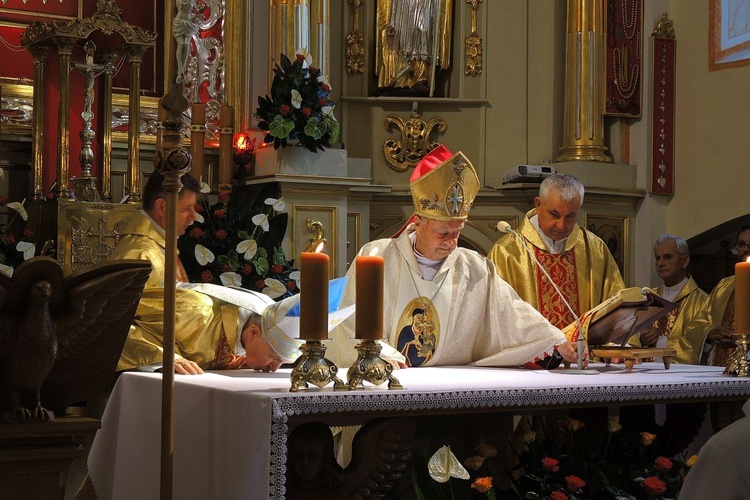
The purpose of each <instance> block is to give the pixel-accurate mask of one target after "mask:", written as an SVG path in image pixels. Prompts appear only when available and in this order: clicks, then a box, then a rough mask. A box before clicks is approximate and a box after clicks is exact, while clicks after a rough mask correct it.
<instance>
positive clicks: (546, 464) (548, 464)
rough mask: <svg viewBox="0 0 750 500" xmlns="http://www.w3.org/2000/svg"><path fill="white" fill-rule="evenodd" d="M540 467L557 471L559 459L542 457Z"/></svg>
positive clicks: (549, 470)
mask: <svg viewBox="0 0 750 500" xmlns="http://www.w3.org/2000/svg"><path fill="white" fill-rule="evenodd" d="M542 467H543V468H544V470H546V471H547V472H557V471H559V470H560V461H559V460H557V459H555V458H550V457H544V458H543V459H542Z"/></svg>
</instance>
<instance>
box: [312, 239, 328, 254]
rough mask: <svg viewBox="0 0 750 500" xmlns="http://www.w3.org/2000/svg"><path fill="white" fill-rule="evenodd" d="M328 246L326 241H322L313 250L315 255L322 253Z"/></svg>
mask: <svg viewBox="0 0 750 500" xmlns="http://www.w3.org/2000/svg"><path fill="white" fill-rule="evenodd" d="M325 246H326V242H325V240H321V241H320V242H319V243H318V244H317V245H316V246H315V248H314V249H313V253H321V252H322V251H323V248H324V247H325Z"/></svg>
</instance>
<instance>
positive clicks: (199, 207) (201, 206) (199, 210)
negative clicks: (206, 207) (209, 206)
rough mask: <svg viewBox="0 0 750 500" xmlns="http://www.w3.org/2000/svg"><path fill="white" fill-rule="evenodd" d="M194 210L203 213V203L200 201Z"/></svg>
mask: <svg viewBox="0 0 750 500" xmlns="http://www.w3.org/2000/svg"><path fill="white" fill-rule="evenodd" d="M193 210H195V211H196V212H198V213H199V214H202V213H203V205H202V204H200V203H196V204H195V206H194V207H193Z"/></svg>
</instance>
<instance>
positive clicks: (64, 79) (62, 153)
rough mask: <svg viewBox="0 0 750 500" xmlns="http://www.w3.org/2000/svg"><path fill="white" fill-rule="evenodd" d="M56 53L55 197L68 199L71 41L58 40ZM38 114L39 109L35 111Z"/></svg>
mask: <svg viewBox="0 0 750 500" xmlns="http://www.w3.org/2000/svg"><path fill="white" fill-rule="evenodd" d="M55 42H56V43H57V53H58V55H59V56H60V83H59V85H60V88H59V94H60V96H61V99H60V103H59V105H58V108H57V136H58V137H59V139H58V150H57V184H56V185H55V189H54V192H55V195H56V196H57V197H58V198H70V188H69V187H68V185H69V184H70V99H69V97H70V56H71V54H72V53H73V48H72V46H71V43H72V40H71V39H69V38H58V39H56V40H55ZM35 111H36V112H40V111H41V109H39V110H35Z"/></svg>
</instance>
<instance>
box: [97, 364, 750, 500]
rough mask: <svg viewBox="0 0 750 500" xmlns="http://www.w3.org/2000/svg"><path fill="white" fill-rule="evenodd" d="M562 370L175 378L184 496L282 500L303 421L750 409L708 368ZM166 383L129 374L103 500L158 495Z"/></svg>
mask: <svg viewBox="0 0 750 500" xmlns="http://www.w3.org/2000/svg"><path fill="white" fill-rule="evenodd" d="M591 369H592V370H595V371H597V372H599V374H598V375H575V374H566V373H565V372H564V371H560V370H554V371H552V372H548V371H544V370H528V369H512V368H480V367H434V368H410V369H406V370H398V371H396V372H394V374H395V375H396V376H397V378H398V379H399V380H400V382H401V383H402V384H403V386H404V389H403V390H388V389H387V388H386V385H385V384H384V385H383V386H379V387H374V386H370V385H368V384H366V387H365V388H364V389H361V390H357V391H334V390H333V388H332V385H331V386H329V387H326V388H323V389H318V388H317V387H313V388H312V389H310V390H308V391H303V392H298V393H290V392H289V387H290V379H289V376H290V370H280V371H278V372H275V373H261V372H256V371H252V370H238V371H215V372H208V373H206V374H204V375H175V391H174V395H175V412H174V415H175V427H174V432H175V444H174V481H173V482H174V498H179V499H180V500H185V499H200V500H209V499H217V500H218V499H221V500H229V499H247V498H258V499H265V498H279V499H281V498H284V494H285V486H284V480H285V470H286V439H287V434H288V431H290V430H291V429H292V428H293V427H294V426H295V425H297V423H299V422H303V421H323V422H326V423H328V424H329V425H341V424H342V423H357V422H360V423H363V422H366V421H367V420H368V419H371V418H373V417H392V416H404V415H436V414H450V413H454V414H455V413H472V412H498V411H508V412H514V413H521V412H526V411H539V410H542V409H549V408H553V409H554V408H558V409H562V408H572V407H592V406H604V405H622V404H642V403H646V402H689V401H708V400H741V401H744V400H746V399H747V398H748V397H750V379H747V378H736V377H727V376H724V375H722V373H721V372H722V369H721V368H716V367H709V366H694V365H672V367H671V368H670V369H669V370H665V369H664V366H663V365H662V364H657V363H643V364H642V365H637V366H636V367H635V368H634V369H633V371H632V372H631V373H627V372H626V370H625V367H624V366H622V365H618V366H614V365H613V366H608V367H607V366H604V365H602V364H597V363H595V364H592V368H591ZM160 408H161V375H160V374H152V373H135V372H131V373H125V374H123V375H122V376H121V377H120V379H119V381H118V382H117V385H116V386H115V388H114V391H113V392H112V395H111V397H110V399H109V402H108V404H107V408H106V410H105V412H104V416H103V418H102V424H101V429H100V430H99V432H98V433H97V435H96V438H95V440H94V443H93V446H92V449H91V452H90V454H89V458H88V466H89V471H90V474H91V478H92V481H93V484H94V487H95V488H96V491H97V494H98V496H99V498H100V499H101V500H105V499H113V500H118V499H123V500H131V499H133V498H138V499H143V500H147V499H157V498H158V497H159V460H160V448H159V447H160V416H161V409H160Z"/></svg>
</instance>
